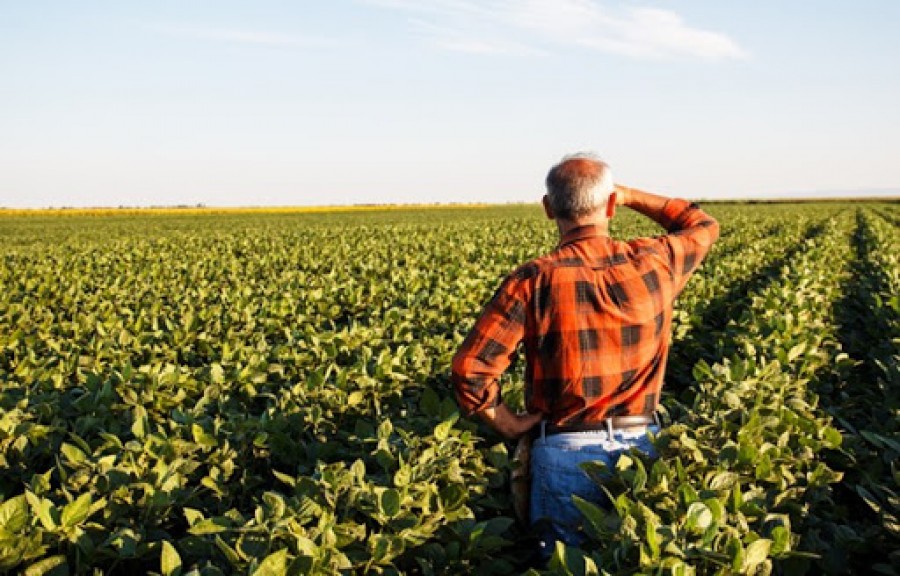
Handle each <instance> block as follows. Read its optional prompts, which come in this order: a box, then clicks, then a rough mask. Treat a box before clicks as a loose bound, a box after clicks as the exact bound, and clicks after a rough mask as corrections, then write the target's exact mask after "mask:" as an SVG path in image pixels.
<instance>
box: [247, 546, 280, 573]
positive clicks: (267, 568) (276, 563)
mask: <svg viewBox="0 0 900 576" xmlns="http://www.w3.org/2000/svg"><path fill="white" fill-rule="evenodd" d="M287 561H288V551H287V548H282V549H281V550H277V551H275V552H273V553H271V554H269V555H268V556H266V558H265V560H263V561H262V563H260V565H259V566H258V567H257V568H256V570H254V571H253V576H285V575H286V574H287Z"/></svg>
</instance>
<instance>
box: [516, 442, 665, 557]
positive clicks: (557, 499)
mask: <svg viewBox="0 0 900 576" xmlns="http://www.w3.org/2000/svg"><path fill="white" fill-rule="evenodd" d="M647 430H648V431H652V432H653V433H656V432H658V431H659V428H658V427H657V426H648V427H647ZM632 448H636V449H638V450H640V451H641V452H644V453H646V454H649V455H651V456H654V455H655V454H656V453H655V452H654V450H653V445H652V444H651V443H650V440H649V439H648V438H647V434H646V432H639V433H635V432H631V433H625V432H623V431H621V430H614V431H613V435H612V438H610V437H609V435H608V433H607V431H606V430H597V431H591V432H569V433H564V434H553V435H550V436H543V435H542V436H538V438H537V439H535V441H534V445H533V446H532V448H531V510H530V515H531V524H532V526H534V527H535V529H536V531H537V533H538V537H539V539H540V546H541V550H540V554H541V558H542V560H545V561H546V560H548V559H549V558H550V556H552V554H553V549H554V547H555V546H556V541H557V540H561V541H562V542H564V543H566V544H568V545H570V546H578V545H579V544H581V542H582V541H583V539H584V536H583V534H582V532H581V526H582V524H583V519H582V515H581V512H580V511H579V510H578V508H576V507H575V505H574V504H573V503H572V495H578V496H580V497H581V498H584V499H585V500H588V501H590V502H593V503H595V504H599V505H601V506H603V507H609V501H608V498H607V497H606V494H605V493H604V492H603V490H601V489H600V486H598V485H597V484H596V483H595V482H594V481H593V480H591V478H590V477H589V476H588V475H587V473H585V472H584V471H583V470H582V469H581V468H580V467H579V466H578V465H579V464H581V463H582V462H588V461H600V462H603V463H604V464H606V465H607V466H608V467H610V468H612V467H614V466H615V464H616V461H617V460H618V459H619V456H620V455H621V454H622V453H623V452H625V453H627V452H628V451H629V450H630V449H632ZM548 520H549V522H548Z"/></svg>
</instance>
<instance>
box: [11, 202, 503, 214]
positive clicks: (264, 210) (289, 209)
mask: <svg viewBox="0 0 900 576" xmlns="http://www.w3.org/2000/svg"><path fill="white" fill-rule="evenodd" d="M488 206H490V204H371V205H369V204H366V205H355V206H238V207H227V206H220V207H216V206H197V207H194V206H191V207H185V208H0V216H122V215H138V214H149V215H173V214H185V215H192V214H309V213H320V212H377V211H390V210H444V209H451V208H486V207H488Z"/></svg>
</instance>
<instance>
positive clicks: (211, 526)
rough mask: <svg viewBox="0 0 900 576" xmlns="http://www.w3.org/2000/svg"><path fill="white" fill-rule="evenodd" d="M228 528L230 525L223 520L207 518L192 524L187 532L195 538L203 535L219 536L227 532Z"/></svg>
mask: <svg viewBox="0 0 900 576" xmlns="http://www.w3.org/2000/svg"><path fill="white" fill-rule="evenodd" d="M229 527H230V523H229V522H228V521H227V520H226V519H224V518H207V519H205V520H200V521H199V522H197V523H196V524H193V525H192V526H191V527H190V529H188V532H190V533H191V534H194V535H195V536H202V535H203V534H219V533H220V532H225V531H227V530H228V529H229Z"/></svg>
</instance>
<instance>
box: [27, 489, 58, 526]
mask: <svg viewBox="0 0 900 576" xmlns="http://www.w3.org/2000/svg"><path fill="white" fill-rule="evenodd" d="M25 498H26V499H27V500H28V505H29V506H31V513H32V514H34V515H35V516H37V517H38V520H40V521H41V524H42V525H43V526H44V528H45V529H47V530H50V531H54V530H56V527H57V525H58V522H57V519H58V518H59V511H58V510H57V509H56V506H54V505H53V502H51V501H50V500H48V499H46V498H41V497H40V496H37V495H35V494H34V493H32V492H25Z"/></svg>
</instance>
